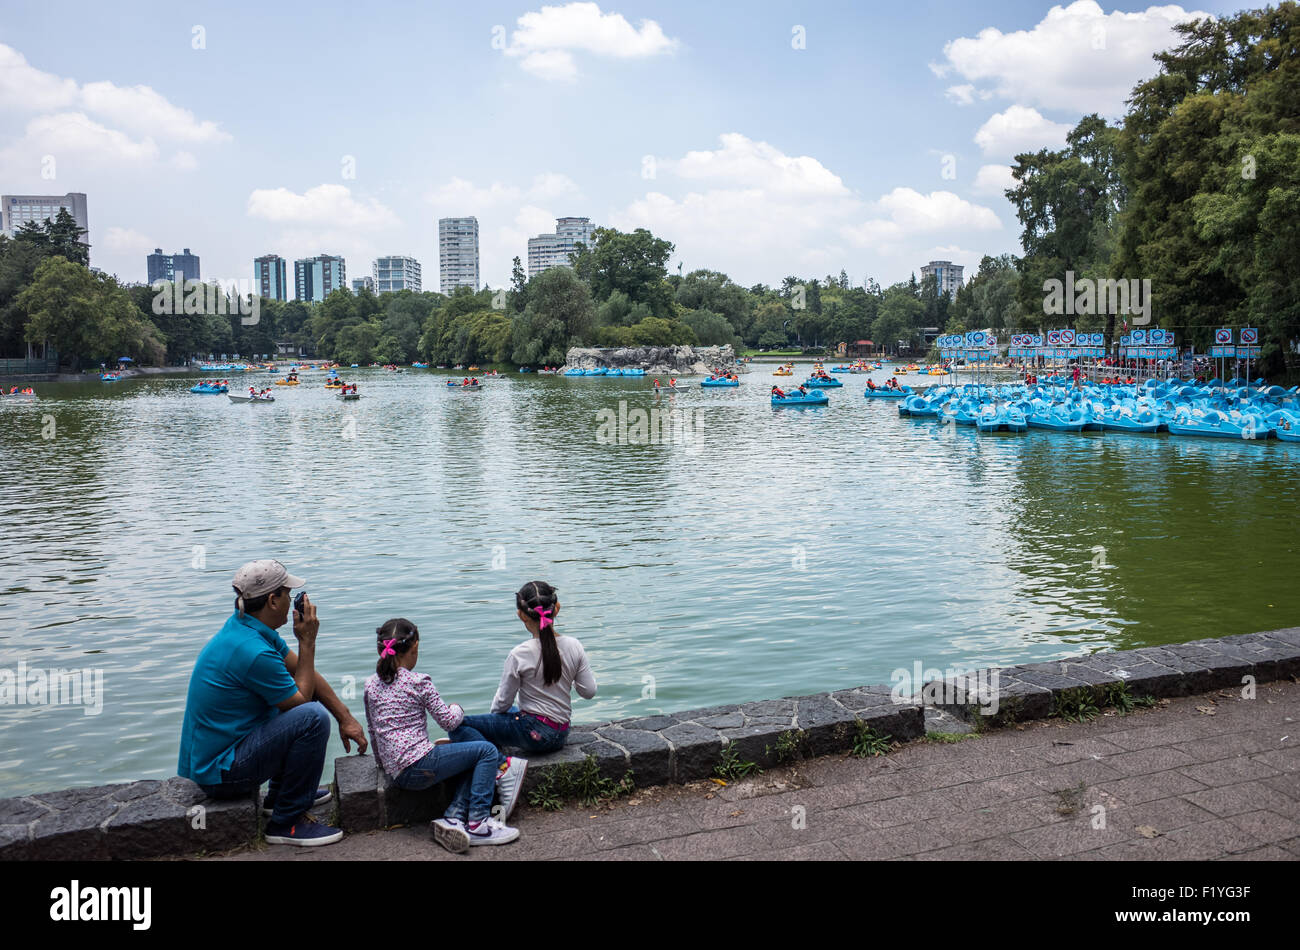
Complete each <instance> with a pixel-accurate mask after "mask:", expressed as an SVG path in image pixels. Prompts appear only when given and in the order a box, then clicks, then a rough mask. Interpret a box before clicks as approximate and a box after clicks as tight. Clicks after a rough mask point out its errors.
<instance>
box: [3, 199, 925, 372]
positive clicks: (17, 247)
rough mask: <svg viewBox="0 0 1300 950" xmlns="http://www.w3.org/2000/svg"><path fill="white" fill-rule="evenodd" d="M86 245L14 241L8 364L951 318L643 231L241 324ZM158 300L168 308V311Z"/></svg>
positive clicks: (768, 341) (598, 340)
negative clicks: (28, 358)
mask: <svg viewBox="0 0 1300 950" xmlns="http://www.w3.org/2000/svg"><path fill="white" fill-rule="evenodd" d="M80 238H81V235H80V234H79V232H78V231H77V228H76V225H75V222H73V221H72V219H71V218H70V217H68V216H67V214H66V212H61V213H60V217H59V218H58V219H57V220H55V221H52V222H45V223H43V224H34V225H30V226H27V227H25V228H23V229H22V230H21V232H20V233H19V234H18V235H16V237H15V239H14V240H12V241H5V240H3V239H0V353H5V352H13V353H17V352H20V351H21V348H22V347H23V346H24V345H25V344H26V343H47V344H49V345H50V346H52V347H54V348H55V349H57V350H58V351H59V352H60V353H61V354H63V355H64V356H65V357H67V358H69V359H70V360H71V361H72V362H74V363H77V364H79V363H81V362H90V363H92V364H94V363H100V362H111V361H113V360H115V359H116V358H117V357H118V356H130V357H132V358H133V359H135V360H137V361H139V362H142V363H148V364H161V363H164V362H166V363H170V364H178V363H182V362H184V361H185V360H187V359H190V358H195V357H205V356H208V355H220V354H230V355H233V354H239V355H240V356H242V357H244V358H251V357H254V356H257V355H272V354H274V353H275V352H276V345H277V344H278V343H289V344H292V345H293V346H294V348H295V351H296V349H297V348H298V347H301V348H303V349H304V351H305V352H307V353H309V354H310V355H312V356H315V357H319V358H325V359H332V360H337V361H338V362H340V363H358V364H361V365H364V364H367V363H371V362H379V363H407V362H413V361H415V360H424V361H427V362H430V363H434V364H444V363H445V364H456V363H516V364H518V365H521V366H541V365H547V364H550V365H556V364H560V363H563V362H564V359H565V354H566V352H567V351H568V349H569V348H570V347H572V346H669V345H676V344H690V345H704V346H712V345H722V344H730V345H732V346H733V347H736V348H737V349H739V348H742V347H750V348H763V349H772V348H778V349H779V348H785V347H790V346H797V347H801V348H817V347H825V346H827V345H829V344H833V343H837V342H840V341H849V342H855V341H857V340H863V339H871V340H876V341H880V343H882V344H884V345H887V346H888V347H889V348H890V349H895V348H898V347H900V346H902V347H910V348H913V349H919V348H920V347H921V346H922V345H923V333H922V331H923V329H924V328H937V327H941V326H942V325H943V322H944V320H945V318H946V312H947V309H948V305H949V300H948V298H947V297H945V296H943V295H941V294H938V293H937V292H936V291H935V289H934V288H933V287H932V286H923V285H922V284H919V283H918V282H917V280H916V278H915V276H913V277H912V278H911V279H910V280H908V281H904V282H902V283H899V284H896V285H894V286H892V287H889V288H887V289H881V287H880V286H879V284H877V283H876V282H875V281H872V280H868V281H866V282H865V284H864V285H863V286H851V285H850V283H849V279H848V275H847V274H846V273H845V272H844V271H841V272H840V274H839V276H838V277H836V276H834V275H829V274H828V275H826V276H825V278H800V277H793V276H791V277H787V278H785V280H783V281H782V283H781V286H779V287H769V286H767V285H764V284H756V285H754V286H752V287H748V288H746V287H742V286H740V285H738V284H736V283H735V282H733V281H732V280H731V278H730V277H728V276H727V275H726V274H723V273H720V272H718V271H711V270H696V271H692V272H690V273H688V274H686V275H684V276H683V275H680V274H669V273H668V269H667V263H668V259H669V257H670V256H671V254H672V252H673V249H674V248H673V245H672V244H671V243H670V242H668V241H666V240H664V239H662V238H658V237H655V236H654V235H653V234H651V233H650V232H649V231H647V230H645V229H637V230H635V231H632V232H630V233H624V232H621V231H618V230H615V229H612V228H598V229H597V230H596V231H595V233H594V234H593V236H592V242H591V245H590V246H585V245H579V247H578V250H577V251H576V252H575V253H574V254H573V256H572V260H571V266H569V267H553V268H550V269H548V270H546V271H544V272H542V273H541V274H538V275H537V276H536V277H533V278H531V279H529V278H528V277H527V276H526V275H525V274H524V270H523V267H522V265H521V263H520V261H519V259H518V258H515V260H514V268H513V276H512V280H511V284H510V287H509V288H501V289H499V290H494V289H492V288H485V289H483V290H480V291H477V292H475V291H473V290H471V289H470V288H467V287H462V288H458V289H457V290H456V292H455V293H453V294H451V295H443V294H439V293H432V292H425V293H416V292H414V291H399V292H397V293H385V294H382V295H378V296H377V295H375V294H374V293H372V292H370V291H369V290H362V291H360V292H359V293H353V292H352V291H351V290H347V289H339V290H336V291H334V292H332V293H331V294H330V295H329V296H328V297H326V298H325V299H324V300H323V301H320V302H313V303H304V302H301V301H296V300H294V301H278V300H268V299H265V298H262V299H260V300H258V301H257V304H258V306H257V308H256V318H255V319H250V318H249V317H248V316H246V315H243V314H247V312H248V311H249V310H250V309H251V307H250V306H249V305H248V304H247V303H243V302H241V301H238V300H236V299H233V298H228V297H223V296H222V295H223V294H224V293H225V291H223V290H221V289H220V288H217V287H215V285H213V287H212V289H211V290H210V291H208V292H206V293H204V294H201V296H202V298H203V299H205V301H206V305H205V307H203V308H202V312H186V311H188V310H192V309H194V308H190V307H183V306H180V305H179V304H180V302H181V301H182V300H183V299H185V298H187V297H189V296H190V295H192V294H193V295H196V296H199V295H200V291H202V290H203V288H202V287H200V286H199V285H197V284H195V285H192V286H190V287H188V288H187V287H174V286H171V285H162V286H161V287H159V286H157V285H155V286H144V285H134V286H127V285H121V284H119V283H118V282H117V281H116V279H114V278H113V277H110V276H107V275H104V274H101V273H97V272H92V271H91V270H89V269H88V268H87V267H86V256H85V247H84V245H82V244H80V243H79V242H80ZM160 298H165V299H166V300H167V301H169V303H168V305H167V306H166V307H159V306H158V305H157V300H158V299H160ZM214 300H216V301H218V303H219V306H217V307H215V308H214V307H213V306H212V302H213V301H214ZM171 301H175V302H176V305H175V306H173V305H172V304H171ZM241 303H243V306H242V307H241V306H240V304H241ZM214 310H215V311H217V312H214ZM160 311H161V312H160ZM173 311H174V312H173ZM241 311H242V313H241Z"/></svg>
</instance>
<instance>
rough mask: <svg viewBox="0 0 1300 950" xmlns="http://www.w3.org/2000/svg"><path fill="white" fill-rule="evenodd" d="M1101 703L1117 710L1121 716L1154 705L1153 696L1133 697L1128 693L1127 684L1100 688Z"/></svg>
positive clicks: (1108, 685)
mask: <svg viewBox="0 0 1300 950" xmlns="http://www.w3.org/2000/svg"><path fill="white" fill-rule="evenodd" d="M1102 702H1103V703H1104V704H1105V705H1107V706H1112V707H1114V708H1115V709H1117V710H1119V714H1120V715H1121V716H1127V715H1128V714H1129V713H1131V712H1132V711H1133V710H1134V709H1139V708H1141V709H1150V708H1151V707H1152V706H1154V705H1155V704H1156V698H1155V697H1154V696H1134V695H1133V694H1132V693H1130V692H1129V691H1128V683H1125V682H1124V681H1123V680H1120V681H1119V682H1118V683H1108V684H1106V685H1105V686H1104V687H1102Z"/></svg>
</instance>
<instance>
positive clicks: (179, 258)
mask: <svg viewBox="0 0 1300 950" xmlns="http://www.w3.org/2000/svg"><path fill="white" fill-rule="evenodd" d="M145 264H146V266H147V268H148V271H149V283H150V284H152V283H153V282H154V281H155V280H166V281H173V280H201V279H202V277H201V275H200V274H199V255H197V254H191V253H190V249H189V248H188V247H187V248H185V250H184V251H182V252H181V253H180V254H164V253H163V252H162V248H161V247H155V248H154V249H153V253H152V254H150V255H149V256H148V257H146V258H145Z"/></svg>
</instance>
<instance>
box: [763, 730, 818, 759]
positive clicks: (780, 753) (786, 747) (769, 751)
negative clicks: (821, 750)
mask: <svg viewBox="0 0 1300 950" xmlns="http://www.w3.org/2000/svg"><path fill="white" fill-rule="evenodd" d="M763 753H764V754H765V755H769V756H771V757H772V758H774V759H775V760H776V762H777V764H778V765H783V764H784V763H786V762H794V761H795V760H797V759H802V758H803V757H804V756H805V755H807V754H808V736H807V735H806V734H805V733H804V731H803V730H802V729H787V730H786V731H785V732H783V733H781V734H780V735H779V736H777V737H776V745H769V746H764V747H763Z"/></svg>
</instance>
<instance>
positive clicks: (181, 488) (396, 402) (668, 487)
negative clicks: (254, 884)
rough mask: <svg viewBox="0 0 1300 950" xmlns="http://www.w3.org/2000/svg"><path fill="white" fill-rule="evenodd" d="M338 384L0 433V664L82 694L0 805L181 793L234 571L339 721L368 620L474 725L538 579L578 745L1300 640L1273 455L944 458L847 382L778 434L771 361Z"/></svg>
mask: <svg viewBox="0 0 1300 950" xmlns="http://www.w3.org/2000/svg"><path fill="white" fill-rule="evenodd" d="M806 370H807V367H799V375H798V376H796V381H797V380H798V379H801V378H803V376H804V375H806ZM886 375H888V374H887V373H877V374H876V379H877V380H880V379H883V378H884V377H885V376H886ZM250 378H252V379H255V380H256V381H257V382H258V384H259V385H265V384H266V382H267V381H269V380H270V379H272V377H270V376H267V375H265V374H257V375H256V376H255V377H254V376H253V374H244V376H243V377H240V380H239V381H240V382H243V383H244V385H247V381H248V379H250ZM351 378H355V379H356V380H357V381H358V382H359V383H360V384H361V391H362V393H363V394H364V396H365V398H363V399H361V400H359V401H357V402H352V403H343V402H341V401H340V400H338V399H337V398H336V397H335V395H334V394H333V392H332V391H326V390H325V389H324V388H323V386H322V382H323V375H322V374H320V373H316V374H308V375H307V376H306V377H305V379H306V382H305V383H304V385H302V386H299V387H297V388H295V389H289V388H284V387H280V388H277V390H276V396H277V399H278V401H277V402H276V403H275V404H274V405H263V406H249V405H234V404H232V403H230V402H229V401H228V400H227V399H226V398H225V397H224V396H199V395H192V394H190V393H189V391H188V389H189V387H190V386H191V385H192V384H193V382H194V378H193V377H187V378H182V377H154V378H149V379H141V380H130V381H125V382H120V383H112V384H105V383H99V382H95V383H77V384H66V385H40V386H38V387H37V389H38V392H40V393H41V396H42V398H41V400H40V401H39V402H37V403H34V404H28V405H5V406H0V457H2V458H3V459H4V476H5V483H4V487H3V490H2V491H0V524H3V526H4V527H3V544H0V670H6V669H7V670H10V671H16V670H17V668H18V665H19V664H20V663H24V664H25V665H26V667H27V668H28V669H29V670H30V669H51V668H63V669H79V670H86V671H90V672H95V671H98V672H100V673H102V676H103V697H102V700H103V705H102V712H100V713H99V714H97V715H85V711H84V709H83V708H81V707H78V706H51V705H40V706H30V705H5V706H0V795H15V794H20V793H23V792H29V791H36V790H50V789H55V788H61V787H65V786H69V785H86V784H98V783H103V782H109V781H123V780H129V779H139V778H161V777H166V776H169V775H172V774H174V772H175V768H176V757H177V743H178V738H179V733H180V723H181V717H182V714H183V710H184V703H185V693H186V688H187V684H188V681H189V676H190V671H191V668H192V665H193V662H194V658H195V657H196V656H197V654H198V652H199V650H200V649H201V647H202V646H203V644H204V642H205V641H206V640H207V639H208V638H209V637H211V636H212V635H213V634H214V633H215V632H216V631H217V630H218V629H219V628H220V626H221V624H222V623H223V622H224V621H225V619H226V618H227V617H228V616H229V614H230V612H231V609H232V598H233V593H232V591H231V589H230V579H231V576H232V575H233V573H234V571H235V569H236V568H237V567H238V566H239V565H240V564H242V563H243V562H245V561H248V560H251V559H254V558H259V557H274V558H278V559H280V560H281V561H283V562H284V563H285V564H286V565H287V566H288V567H289V569H290V570H291V571H292V572H294V573H296V574H298V575H300V576H302V577H304V578H306V579H307V580H308V591H309V593H310V596H311V597H312V599H313V600H314V601H315V602H316V603H317V605H318V607H319V612H320V616H321V633H320V638H319V641H318V647H317V666H318V669H320V671H321V672H322V673H324V675H325V676H326V677H327V679H328V680H329V681H330V682H331V683H332V684H333V685H334V686H335V688H336V690H339V691H341V692H343V693H344V695H345V696H347V695H349V694H350V696H351V698H350V700H349V705H350V706H351V707H352V709H353V710H354V712H355V713H356V714H357V717H358V719H361V718H362V704H361V699H360V694H361V687H362V684H363V683H364V680H365V678H366V677H367V676H368V675H370V674H371V673H372V672H373V671H374V665H375V659H376V656H375V646H374V644H375V637H374V630H375V627H377V626H378V625H379V624H380V623H382V622H383V621H384V620H386V619H388V618H389V617H394V616H404V617H407V618H409V619H411V620H412V621H414V622H415V623H416V624H417V625H418V626H419V628H420V631H421V641H422V649H421V654H420V665H419V667H418V668H417V669H418V670H420V671H422V672H427V673H430V674H431V675H432V676H433V678H434V682H435V683H436V684H437V685H438V687H439V689H440V690H441V691H442V692H443V694H444V696H445V697H446V698H447V699H448V700H449V701H456V702H460V703H461V704H462V705H463V706H464V707H465V708H466V709H467V710H468V711H471V712H482V711H486V709H487V705H488V703H489V702H490V700H491V698H492V695H493V693H494V692H495V688H496V685H497V681H498V678H499V675H500V671H501V665H502V663H503V661H504V659H505V655H506V653H507V652H508V651H509V650H510V648H511V647H512V646H514V645H515V644H516V643H518V642H521V641H522V640H524V639H525V638H526V637H527V633H526V631H525V630H524V628H523V627H522V625H521V624H520V623H519V621H518V620H517V619H516V617H515V614H514V600H513V593H514V591H515V589H516V588H518V587H519V586H520V585H521V584H522V583H523V582H525V581H528V580H533V579H542V580H547V581H549V582H551V583H552V584H554V585H556V586H557V587H558V588H559V591H560V599H561V602H562V604H563V613H562V615H561V617H560V622H559V627H560V629H561V630H562V631H563V632H565V633H568V634H571V635H574V636H577V637H578V638H579V639H581V640H582V641H583V643H584V644H585V646H586V648H587V651H588V654H589V656H590V658H591V664H592V668H593V670H594V672H595V675H596V679H597V681H598V682H599V693H598V696H597V698H596V699H595V700H594V701H584V700H580V699H577V698H576V697H575V700H574V719H575V721H578V722H581V721H595V720H601V719H610V718H619V717H625V716H634V715H643V714H647V713H654V712H659V711H673V710H679V709H687V708H696V707H702V706H708V705H713V704H717V703H724V702H740V701H747V700H756V699H766V698H772V697H777V696H783V695H798V694H804V693H812V692H818V691H821V690H827V689H834V688H840V687H845V686H853V685H858V684H864V683H886V682H889V680H890V674H891V672H892V671H893V670H895V669H896V668H907V669H909V670H910V669H911V668H912V666H913V664H914V663H916V662H920V663H922V664H923V665H924V666H925V667H927V668H936V669H944V668H952V667H981V666H987V665H990V664H1013V663H1017V662H1026V661H1037V660H1045V659H1053V658H1057V657H1065V656H1071V655H1077V654H1082V653H1089V652H1093V651H1096V650H1101V649H1108V648H1117V649H1126V648H1131V647H1135V646H1141V645H1150V644H1159V643H1174V642H1180V641H1184V640H1192V639H1196V638H1199V637H1204V636H1219V635H1226V634H1232V633H1243V632H1249V631H1253V630H1263V629H1272V628H1276V627H1282V626H1289V625H1295V624H1296V623H1297V618H1298V617H1300V585H1297V584H1296V580H1295V577H1296V566H1297V563H1300V560H1298V559H1297V547H1298V546H1300V545H1298V542H1297V537H1298V536H1300V531H1298V530H1297V529H1298V528H1300V505H1298V499H1300V465H1298V463H1300V445H1297V444H1284V443H1279V442H1277V441H1272V442H1269V443H1257V442H1236V441H1229V440H1223V441H1220V440H1196V439H1186V438H1174V437H1170V436H1167V435H1159V436H1154V437H1152V436H1138V435H1126V434H1122V433H1114V432H1107V433H1104V434H1103V433H1096V432H1090V433H1083V434H1081V435H1071V434H1066V433H1054V432H1046V431H1039V430H1031V431H1030V432H1028V433H1024V434H1020V435H1013V434H998V435H980V434H979V433H977V432H975V431H974V430H973V429H970V428H958V429H956V430H955V431H954V430H953V428H952V427H940V426H937V425H935V424H934V422H933V421H926V420H912V419H903V418H900V417H899V416H898V414H897V408H896V405H895V404H893V403H892V402H885V401H867V400H864V399H863V398H862V388H863V386H864V384H865V377H863V376H847V375H846V376H844V377H843V380H844V381H845V384H846V385H845V388H843V389H837V390H832V391H831V394H830V399H831V403H830V406H829V407H828V408H826V409H804V410H793V409H780V410H773V409H772V408H771V407H770V406H769V404H768V398H767V390H768V387H769V386H770V385H771V384H772V382H775V381H777V380H775V379H774V378H773V377H771V376H770V367H766V366H761V367H760V366H756V367H755V369H754V372H753V373H751V374H748V375H746V376H743V377H742V383H741V385H740V386H739V387H738V388H736V389H715V390H701V389H700V387H699V385H698V379H695V380H686V381H683V382H682V385H683V389H682V391H681V392H679V393H677V394H675V395H671V396H663V397H661V398H658V399H656V397H655V396H654V394H653V393H652V391H651V389H650V384H651V381H650V379H649V378H646V379H612V378H611V379H605V378H595V379H586V378H578V379H568V378H563V377H543V376H536V375H526V374H524V375H520V374H512V375H510V376H507V377H503V378H501V379H495V380H490V381H487V382H485V383H484V386H483V389H482V391H480V392H476V393H474V392H455V391H448V390H447V388H446V387H445V385H443V380H444V379H445V376H443V374H439V373H436V372H429V371H422V370H407V371H406V372H405V373H403V374H387V373H384V372H382V371H379V370H362V371H357V372H356V373H354V374H353V377H351ZM906 381H908V382H912V383H913V385H917V384H918V383H924V382H934V381H937V380H928V379H925V378H923V377H915V376H913V377H908V379H907V380H906ZM620 401H622V403H623V407H622V408H623V412H624V413H625V417H627V418H628V419H629V421H630V422H631V423H632V424H633V425H632V428H630V429H629V430H627V435H628V437H629V439H635V436H636V434H637V433H636V429H635V421H636V418H635V412H634V410H638V409H644V410H651V409H654V408H656V407H660V408H663V409H668V408H675V409H677V410H679V411H681V412H683V413H687V414H690V415H689V419H690V424H689V425H687V426H686V427H685V429H684V431H683V430H681V429H679V430H678V433H677V434H678V436H679V438H677V439H676V440H673V439H671V438H670V439H668V440H667V441H662V440H661V441H659V442H657V443H655V442H651V443H650V444H620V442H619V439H618V432H617V429H616V427H615V428H614V431H613V432H612V433H611V431H610V429H611V426H609V425H608V424H607V423H608V420H609V418H610V416H609V413H612V414H613V415H614V417H615V418H617V413H618V412H619V410H620ZM602 410H604V411H605V413H606V414H602ZM695 413H698V415H693V414H695ZM51 423H52V431H51ZM602 427H603V428H602ZM43 430H44V431H43ZM669 434H670V435H671V432H670V433H669ZM46 435H48V436H52V438H45V437H43V436H46ZM611 435H613V437H614V441H613V444H609V442H610V439H609V438H607V437H608V436H611ZM687 435H688V436H690V438H685V437H684V436H687ZM623 441H624V442H626V441H628V440H627V439H625V440H623ZM281 633H282V634H283V635H284V636H285V639H286V640H287V641H288V642H289V644H290V646H293V644H294V641H293V638H292V635H291V631H290V629H289V627H288V626H286V627H285V628H283V629H282V631H281ZM349 684H351V688H349ZM431 728H432V729H433V730H434V731H435V733H436V732H437V727H436V725H432V724H431ZM336 754H342V746H341V744H340V743H339V741H338V738H337V735H336V736H335V738H334V739H333V740H332V745H331V750H330V755H331V758H332V757H333V756H334V755H336ZM327 775H328V769H327Z"/></svg>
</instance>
